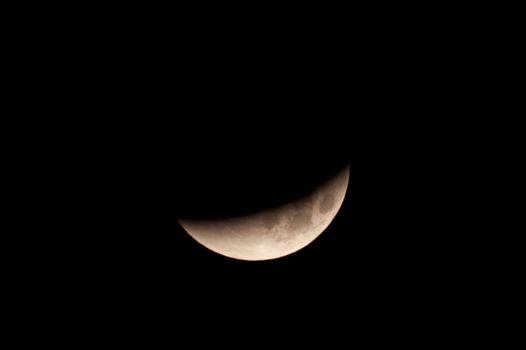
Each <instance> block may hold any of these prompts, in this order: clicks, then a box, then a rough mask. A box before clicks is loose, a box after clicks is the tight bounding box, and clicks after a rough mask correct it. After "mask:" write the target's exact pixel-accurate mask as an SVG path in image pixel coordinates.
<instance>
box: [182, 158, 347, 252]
mask: <svg viewBox="0 0 526 350" xmlns="http://www.w3.org/2000/svg"><path fill="white" fill-rule="evenodd" d="M349 175H350V168H349V166H347V167H346V168H345V169H343V170H342V171H341V172H340V173H338V174H337V175H335V176H334V177H333V178H331V179H329V180H328V181H327V182H325V183H323V184H321V185H320V186H318V187H317V188H316V189H315V190H314V191H313V192H312V193H311V194H309V195H307V196H305V197H303V198H300V199H297V200H295V201H293V202H291V203H287V204H285V205H282V206H279V207H276V208H272V209H267V210H265V211H261V212H257V213H254V214H250V215H246V216H243V217H235V218H228V219H221V220H182V219H181V220H179V222H180V224H181V225H182V226H183V228H184V229H185V230H186V231H187V232H188V233H189V234H190V235H191V236H192V237H193V238H194V239H195V240H196V241H197V242H199V243H201V244H202V245H203V246H205V247H207V248H208V249H210V250H212V251H214V252H216V253H219V254H222V255H225V256H227V257H231V258H235V259H240V260H269V259H276V258H279V257H282V256H286V255H289V254H291V253H294V252H296V251H298V250H300V249H302V248H304V247H305V246H307V245H308V244H310V243H311V242H312V241H314V240H315V239H316V238H317V237H318V236H319V235H320V234H321V233H322V232H323V231H325V229H326V228H327V227H328V226H329V225H330V223H331V222H332V220H333V219H334V218H335V217H336V214H337V213H338V211H339V210H340V207H341V205H342V203H343V200H344V198H345V194H346V192H347V187H348V184H349Z"/></svg>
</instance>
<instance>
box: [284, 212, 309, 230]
mask: <svg viewBox="0 0 526 350" xmlns="http://www.w3.org/2000/svg"><path fill="white" fill-rule="evenodd" d="M311 219H312V207H309V210H305V211H301V212H298V213H295V214H294V215H293V216H292V219H291V220H290V223H289V225H288V226H289V228H290V230H292V231H295V232H296V231H300V230H302V229H304V228H307V227H309V226H310V224H311Z"/></svg>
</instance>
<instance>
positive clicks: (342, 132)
mask: <svg viewBox="0 0 526 350" xmlns="http://www.w3.org/2000/svg"><path fill="white" fill-rule="evenodd" d="M364 31H365V32H367V33H369V35H370V36H360V35H358V36H356V37H354V39H353V40H350V41H349V40H347V41H345V40H343V41H342V39H341V37H338V36H331V35H329V36H316V35H314V34H313V35H312V36H311V35H307V36H305V37H304V39H303V40H299V39H298V38H297V37H295V36H292V37H286V38H281V39H282V40H281V41H280V42H278V41H276V42H274V41H273V42H270V43H267V44H261V41H259V40H258V39H257V38H256V37H255V36H252V35H249V36H248V37H247V38H246V39H242V40H241V42H243V43H244V44H243V45H242V46H239V42H240V41H239V40H237V41H234V42H233V43H231V44H229V43H228V42H227V41H225V40H223V39H224V38H223V37H220V38H214V32H210V33H206V34H207V35H206V36H205V37H206V38H208V39H210V43H208V41H207V42H205V41H195V40H194V41H192V40H188V42H184V41H185V36H184V35H182V36H181V39H180V40H179V39H178V40H176V41H170V43H172V44H173V45H167V44H166V41H163V40H161V39H159V40H158V41H156V40H155V37H152V36H148V37H146V38H142V39H141V37H140V36H139V35H136V36H134V35H126V36H111V35H107V34H105V35H104V36H103V39H101V40H96V41H95V42H92V44H87V41H86V40H87V39H86V35H85V34H83V33H82V32H75V33H73V34H72V37H71V38H70V40H66V42H68V45H64V41H60V42H59V43H57V44H55V45H56V47H57V48H56V47H55V46H53V45H54V44H53V43H52V42H51V41H49V40H47V41H45V43H46V44H45V45H44V46H43V47H42V48H41V49H38V48H35V52H36V54H38V55H39V57H42V59H41V60H39V61H38V62H37V67H35V66H34V64H33V63H32V61H31V60H29V62H30V63H31V65H30V64H28V71H29V72H30V73H29V75H31V78H32V79H34V80H35V81H36V83H34V84H31V85H30V88H31V89H34V90H35V91H37V92H42V91H45V93H41V94H37V95H38V96H41V99H35V100H32V101H31V105H32V106H33V107H36V108H37V109H38V110H39V111H46V113H47V114H49V115H53V116H56V118H46V119H41V120H40V121H35V122H32V123H31V124H30V125H29V126H28V128H32V129H34V132H36V133H40V132H41V130H43V129H44V128H43V127H44V126H45V128H46V129H52V130H53V131H54V132H53V133H44V134H43V135H42V138H43V139H44V141H45V144H46V148H45V149H44V148H38V147H37V148H35V149H34V150H32V152H33V153H34V154H36V155H37V156H35V157H36V158H39V159H43V161H42V163H39V164H38V165H36V166H35V173H38V174H39V176H38V177H37V178H36V180H31V181H36V182H37V185H39V186H38V187H39V188H43V189H44V191H45V192H44V194H43V195H41V196H39V198H40V200H39V202H38V203H35V204H34V205H35V206H36V207H38V208H41V207H43V208H46V210H45V211H46V215H42V221H39V223H40V222H42V223H45V224H44V226H45V227H47V228H48V230H50V231H51V232H52V233H51V234H48V235H39V236H38V237H37V238H36V240H34V241H33V242H34V248H35V250H36V251H38V256H39V257H42V258H41V259H39V260H40V261H41V262H42V264H39V265H34V266H32V269H33V271H35V272H34V274H35V275H36V276H39V277H40V278H41V279H39V280H38V281H39V282H38V283H36V284H38V285H37V287H38V288H39V289H40V290H49V291H50V294H52V295H53V298H54V299H57V300H61V301H60V303H63V301H66V302H65V303H66V304H68V302H67V300H69V301H70V302H71V304H72V305H75V308H76V309H74V310H77V311H74V313H78V308H79V307H81V308H82V309H83V310H84V311H83V312H87V313H89V314H95V315H99V316H100V315H104V317H105V318H107V317H109V319H111V316H113V317H114V318H115V319H116V320H119V321H122V320H124V322H125V321H126V320H128V321H129V322H133V321H134V320H137V319H141V320H144V319H148V320H150V319H151V320H152V323H155V322H158V321H159V320H161V319H162V320H165V319H168V320H170V321H169V322H172V323H176V322H183V323H185V324H187V325H190V326H191V328H192V327H194V328H199V327H206V328H207V329H209V328H212V329H214V328H221V327H222V326H225V324H226V326H227V327H228V326H229V325H231V326H232V327H233V328H235V331H239V329H242V330H244V331H247V332H249V334H252V333H251V332H253V333H254V335H256V334H258V333H260V332H261V330H262V329H266V328H264V327H263V328H262V326H263V325H264V324H265V325H267V326H268V327H269V329H272V330H273V332H277V333H280V332H286V331H287V329H288V327H289V326H290V324H292V323H294V324H299V325H300V326H304V327H303V330H302V332H305V333H307V334H310V332H315V331H316V329H317V327H318V326H320V325H323V324H326V323H339V322H336V320H338V319H341V318H343V319H346V320H347V321H346V322H343V323H342V324H343V325H344V326H346V327H354V328H353V329H354V330H355V331H356V332H358V333H360V332H371V333H374V330H375V329H378V327H379V325H381V324H383V323H385V324H387V327H386V328H389V327H394V326H393V325H397V324H399V322H400V320H401V319H403V318H407V317H409V318H411V320H413V321H415V320H416V321H417V320H418V319H419V317H420V315H422V314H427V315H429V313H430V312H433V311H432V310H437V309H440V308H441V307H447V303H448V298H449V297H450V296H451V295H453V294H454V293H455V290H454V288H455V287H454V285H455V283H451V282H452V281H453V282H456V281H461V280H462V279H464V278H465V276H466V272H467V271H464V270H462V271H457V270H455V269H456V264H455V262H456V261H458V257H455V255H456V253H458V250H457V249H460V248H456V247H457V246H458V243H459V242H458V238H457V236H456V235H455V234H454V233H453V231H452V230H450V228H444V227H441V223H440V220H439V218H438V219H437V218H436V217H435V218H433V219H431V215H430V214H431V212H432V211H434V210H437V208H438V209H439V210H440V211H441V213H442V214H441V215H442V216H444V217H447V216H448V215H449V214H450V213H448V206H447V203H446V204H444V203H443V202H441V203H433V205H429V204H428V203H429V198H430V197H432V196H433V191H435V190H436V186H440V180H441V179H442V177H441V176H447V175H449V173H447V174H444V173H443V171H444V166H443V165H444V163H443V160H442V159H436V161H434V162H432V164H431V165H430V164H429V162H427V160H428V159H429V158H431V157H434V154H433V152H432V151H430V150H428V149H427V148H424V147H422V145H423V144H425V143H426V142H425V141H427V140H428V139H429V138H431V137H433V136H434V133H435V126H436V125H439V124H440V123H441V122H442V119H436V120H435V119H433V118H435V117H437V116H442V115H444V109H445V105H444V104H443V103H442V100H443V98H444V97H443V94H444V93H447V92H448V91H449V90H448V89H445V88H443V85H440V84H435V82H437V81H439V80H440V79H439V78H438V77H439V76H442V78H443V77H444V76H445V74H444V73H445V72H446V71H447V67H446V65H445V64H442V63H441V62H442V61H441V58H440V57H438V59H436V57H437V55H436V54H435V52H434V51H433V50H432V48H428V47H425V46H424V45H422V46H418V47H417V48H418V49H417V50H413V48H414V47H415V46H413V44H411V43H409V44H405V43H404V42H403V41H400V40H398V38H399V36H397V35H396V34H393V33H391V32H390V31H389V30H383V31H382V32H381V33H379V34H380V35H373V34H371V33H373V28H368V29H367V30H365V29H364ZM128 34H129V33H128ZM35 35H37V34H35ZM371 37H374V40H369V39H370V38H371ZM416 41H417V42H420V41H419V40H416ZM183 42H184V45H183ZM414 42H415V41H413V43H414ZM79 43H80V44H79ZM214 43H215V44H214ZM90 45H94V46H95V47H96V48H97V49H88V48H89V47H90ZM174 46H175V47H174ZM64 48H66V49H65V50H64ZM59 49H62V50H61V51H60V50H59ZM240 49H241V50H240ZM56 52H64V54H60V55H56V54H55V53H56ZM431 56H432V57H433V58H435V60H429V59H427V57H431ZM28 57H30V56H28ZM445 59H446V58H444V60H445ZM437 62H440V64H438V63H437ZM30 69H34V73H31V72H33V71H31V70H30ZM445 83H446V85H447V76H446V82H445ZM431 86H432V88H431ZM444 91H445V92H444ZM24 105H26V104H24ZM445 112H448V111H447V110H446V111H445ZM439 147H440V146H439ZM408 154H411V157H408ZM347 164H350V166H351V178H350V184H349V189H348V191H347V195H346V198H345V202H344V203H343V206H342V208H341V210H340V211H339V213H338V215H337V216H336V218H335V219H334V221H333V222H332V224H331V225H330V226H329V228H328V229H327V230H326V231H325V232H324V233H323V234H322V235H321V236H320V237H319V238H318V239H316V240H315V241H314V242H313V243H312V244H310V245H309V246H307V247H305V248H304V249H302V250H300V251H299V252H297V253H294V254H292V255H290V256H287V257H283V258H280V259H276V260H271V261H263V262H243V261H237V260H233V259H229V258H226V257H223V256H221V255H218V254H216V253H213V252H211V251H209V250H207V249H206V248H204V247H203V246H201V245H200V244H198V243H197V242H195V241H194V240H193V239H192V238H191V237H190V236H189V235H188V234H187V233H186V232H184V230H183V229H182V228H181V226H180V225H179V224H178V222H177V218H178V217H179V216H195V217H212V216H223V215H225V216H226V215H232V214H241V213H244V212H249V211H252V210H257V209H261V208H262V207H267V206H273V205H276V204H278V203H283V202H287V201H289V200H292V199H294V198H296V197H297V196H299V195H301V194H303V193H306V192H308V191H309V190H311V189H312V188H313V186H316V184H319V183H320V182H321V181H323V180H324V179H327V178H328V177H329V176H331V175H332V174H334V173H335V172H336V171H337V170H339V169H341V168H342V167H343V166H345V165H347ZM424 164H426V165H424ZM446 169H447V168H446ZM429 173H432V174H435V175H436V174H438V176H434V178H433V181H431V180H427V178H426V177H425V175H427V174H429ZM443 174H444V175H443ZM49 198H52V200H49ZM42 247H46V249H42ZM445 280H448V283H447V284H445V283H443V281H445ZM46 288H47V289H46ZM43 294H44V293H43ZM79 305H80V306H79ZM159 315H160V316H159ZM100 318H101V317H99V319H100ZM232 318H234V320H235V322H234V323H229V322H230V321H229V320H231V319H232ZM268 318H270V319H272V320H274V321H273V322H272V323H269V324H267V323H265V322H263V321H261V320H263V319H268ZM101 322H102V321H101ZM109 323H111V321H109ZM416 323H417V322H416ZM164 325H165V326H166V323H165V324H164ZM413 325H414V324H413ZM252 326H254V328H251V327H252ZM236 327H237V328H236ZM258 339H260V338H259V337H258Z"/></svg>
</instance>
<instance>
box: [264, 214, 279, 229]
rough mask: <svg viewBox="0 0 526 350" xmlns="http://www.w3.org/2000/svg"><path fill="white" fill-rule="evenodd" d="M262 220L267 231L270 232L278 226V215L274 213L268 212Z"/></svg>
mask: <svg viewBox="0 0 526 350" xmlns="http://www.w3.org/2000/svg"><path fill="white" fill-rule="evenodd" d="M262 220H263V226H265V227H266V228H267V229H269V230H272V228H274V227H275V226H276V225H278V224H279V215H278V214H277V213H275V212H269V213H267V214H266V215H265V216H263V218H262Z"/></svg>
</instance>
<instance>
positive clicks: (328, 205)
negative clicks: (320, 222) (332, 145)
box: [320, 193, 335, 214]
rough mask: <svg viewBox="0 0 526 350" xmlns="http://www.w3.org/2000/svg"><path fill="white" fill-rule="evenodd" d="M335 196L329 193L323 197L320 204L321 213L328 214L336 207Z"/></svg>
mask: <svg viewBox="0 0 526 350" xmlns="http://www.w3.org/2000/svg"><path fill="white" fill-rule="evenodd" d="M334 202H335V199H334V194H332V193H328V194H326V195H324V196H323V198H322V200H321V202H320V213H322V214H326V213H328V212H329V211H330V210H331V209H332V207H334Z"/></svg>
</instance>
